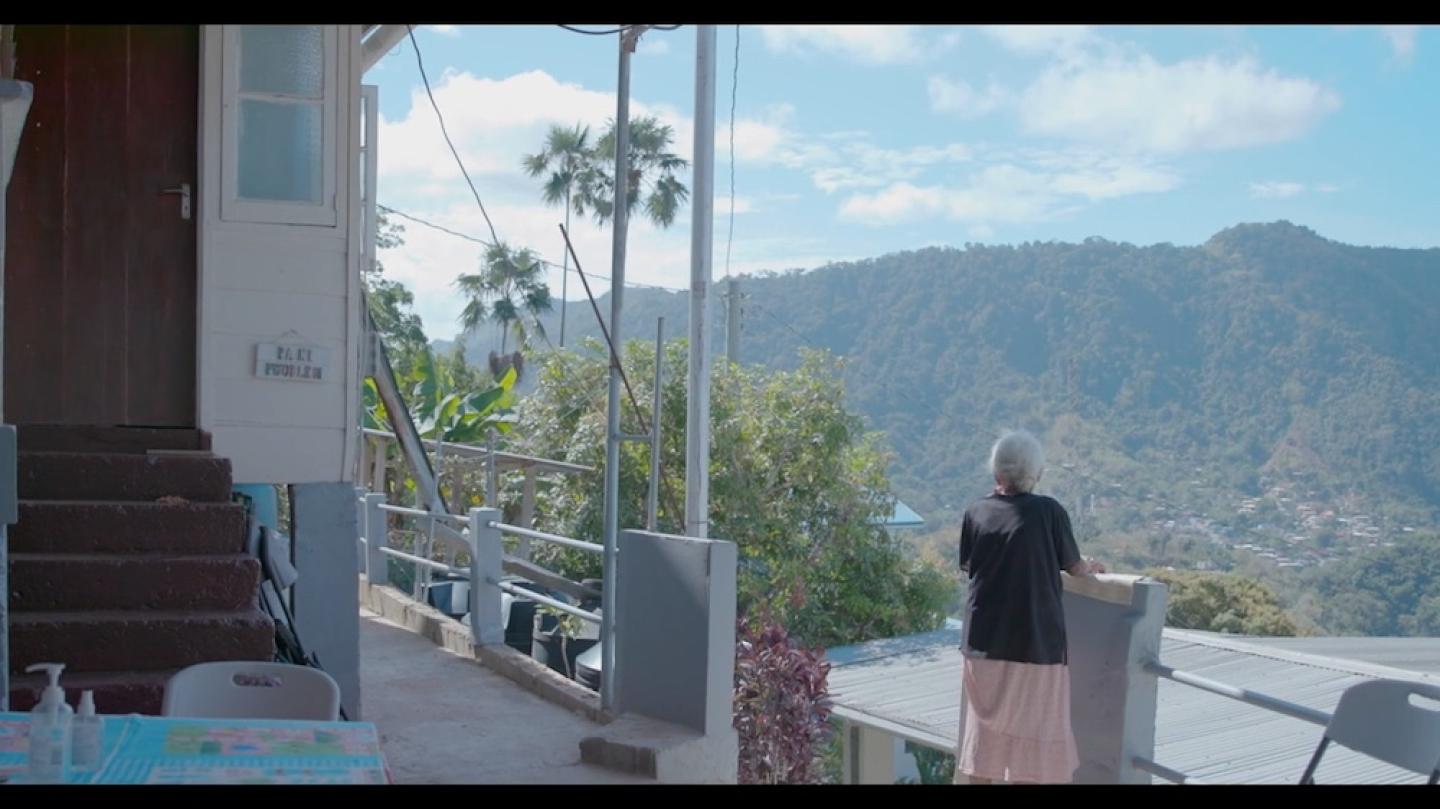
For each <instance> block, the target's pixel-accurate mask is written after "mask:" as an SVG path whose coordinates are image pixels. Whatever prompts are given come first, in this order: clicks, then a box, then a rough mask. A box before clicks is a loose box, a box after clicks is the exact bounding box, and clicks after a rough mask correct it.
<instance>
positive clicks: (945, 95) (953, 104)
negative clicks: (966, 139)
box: [926, 76, 1005, 118]
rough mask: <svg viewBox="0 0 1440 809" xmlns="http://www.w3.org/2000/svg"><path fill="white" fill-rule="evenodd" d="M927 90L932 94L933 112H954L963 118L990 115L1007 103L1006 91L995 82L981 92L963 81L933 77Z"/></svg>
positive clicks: (931, 104) (931, 106)
mask: <svg viewBox="0 0 1440 809" xmlns="http://www.w3.org/2000/svg"><path fill="white" fill-rule="evenodd" d="M926 89H927V90H928V91H929V94H930V109H931V110H933V111H935V112H952V113H955V114H957V115H959V116H960V117H962V118H980V117H983V116H985V115H989V114H990V113H991V112H994V111H995V110H996V109H997V108H998V107H999V106H1000V105H1001V104H1003V103H1004V101H1005V91H1004V90H1003V89H1002V88H1001V87H1000V86H999V85H998V84H996V83H995V82H993V81H992V82H991V83H990V84H989V85H988V86H987V87H986V88H985V90H984V91H980V90H976V89H975V88H974V87H971V86H970V84H969V82H966V81H964V80H962V79H947V78H945V77H944V76H931V77H930V82H929V84H928V85H927V88H926Z"/></svg>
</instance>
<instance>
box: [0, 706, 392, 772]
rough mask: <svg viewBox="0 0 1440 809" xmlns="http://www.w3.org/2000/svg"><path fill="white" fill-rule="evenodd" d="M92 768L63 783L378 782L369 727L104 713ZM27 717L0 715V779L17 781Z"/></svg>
mask: <svg viewBox="0 0 1440 809" xmlns="http://www.w3.org/2000/svg"><path fill="white" fill-rule="evenodd" d="M102 718H103V720H104V737H103V742H102V745H101V754H100V767H99V769H98V770H97V771H95V772H93V773H76V772H74V771H73V768H72V772H71V773H70V776H69V777H68V778H67V779H66V783H70V784H386V783H390V777H389V771H388V770H387V769H386V767H385V757H384V756H383V755H382V754H381V752H380V735H379V731H378V730H377V729H376V728H375V725H374V724H372V723H370V722H297V721H282V720H269V719H187V718H182V717H161V716H140V715H137V714H132V715H129V716H104V717H102ZM29 731H30V715H29V714H28V713H0V779H4V780H6V781H8V782H9V783H16V784H19V783H25V781H26V779H27V776H28V772H27V767H28V752H29V738H28V737H29Z"/></svg>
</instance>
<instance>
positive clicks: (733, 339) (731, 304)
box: [725, 278, 740, 364]
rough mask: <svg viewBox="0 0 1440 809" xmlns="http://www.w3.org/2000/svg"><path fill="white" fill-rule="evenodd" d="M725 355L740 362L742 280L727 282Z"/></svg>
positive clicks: (734, 279) (736, 279)
mask: <svg viewBox="0 0 1440 809" xmlns="http://www.w3.org/2000/svg"><path fill="white" fill-rule="evenodd" d="M725 357H726V359H728V360H730V361H731V362H732V363H736V364H738V363H739V362H740V280H739V279H738V278H731V279H729V280H727V281H726V282H725Z"/></svg>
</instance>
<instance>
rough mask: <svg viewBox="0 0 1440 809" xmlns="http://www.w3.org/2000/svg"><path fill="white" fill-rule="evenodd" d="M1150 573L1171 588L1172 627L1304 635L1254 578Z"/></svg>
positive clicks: (1270, 592) (1169, 610)
mask: <svg viewBox="0 0 1440 809" xmlns="http://www.w3.org/2000/svg"><path fill="white" fill-rule="evenodd" d="M1148 575H1149V576H1151V577H1153V578H1156V579H1159V580H1160V581H1163V582H1165V584H1166V585H1167V586H1168V587H1169V590H1170V592H1169V603H1168V606H1167V607H1166V610H1165V623H1166V624H1167V625H1169V626H1173V627H1176V628H1177V629H1199V630H1203V631H1207V632H1226V633H1229V634H1233V635H1262V636H1280V637H1290V636H1294V635H1298V634H1301V633H1300V629H1299V626H1298V625H1297V624H1296V622H1295V619H1294V618H1292V617H1291V616H1290V615H1289V614H1287V613H1286V612H1285V610H1284V609H1283V608H1282V607H1281V606H1280V600H1279V598H1278V597H1277V596H1276V595H1275V592H1274V591H1273V590H1271V589H1270V588H1269V587H1267V586H1266V585H1265V584H1263V583H1261V582H1259V581H1256V580H1255V579H1250V578H1245V577H1243V576H1232V575H1226V574H1222V573H1194V572H1189V571H1174V570H1152V571H1150V572H1149V574H1148Z"/></svg>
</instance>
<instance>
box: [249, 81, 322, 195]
mask: <svg viewBox="0 0 1440 809" xmlns="http://www.w3.org/2000/svg"><path fill="white" fill-rule="evenodd" d="M322 109H323V108H322V107H321V106H319V105H312V104H287V103H284V102H274V101H259V100H255V99H243V100H241V102H240V138H239V147H240V171H239V177H238V179H239V183H240V187H239V191H240V196H241V197H244V198H246V199H255V200H280V201H284V202H309V203H319V202H321V199H322V190H321V189H322V184H323V182H324V178H323V177H322V176H321V167H322V165H323V164H322V160H321V156H322V151H323V147H324V131H323V124H322V121H321V110H322Z"/></svg>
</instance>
